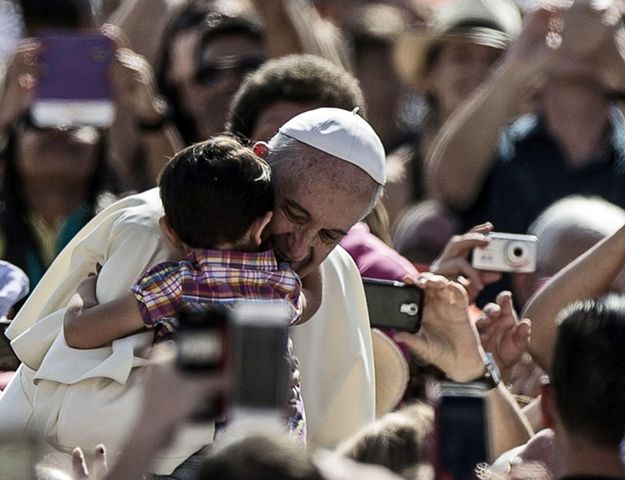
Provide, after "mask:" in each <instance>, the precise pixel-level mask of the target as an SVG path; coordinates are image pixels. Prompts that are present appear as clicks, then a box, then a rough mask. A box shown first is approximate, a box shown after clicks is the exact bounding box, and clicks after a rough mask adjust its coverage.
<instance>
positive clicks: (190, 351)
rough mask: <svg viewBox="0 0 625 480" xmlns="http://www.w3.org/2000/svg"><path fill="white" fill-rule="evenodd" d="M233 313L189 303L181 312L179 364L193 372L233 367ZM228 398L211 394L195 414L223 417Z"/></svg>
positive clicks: (197, 418) (195, 416)
mask: <svg viewBox="0 0 625 480" xmlns="http://www.w3.org/2000/svg"><path fill="white" fill-rule="evenodd" d="M228 322H229V312H228V310H227V309H226V308H225V307H223V306H220V305H209V304H200V303H196V304H188V305H186V306H185V308H183V309H182V310H181V311H180V312H179V314H178V331H177V332H176V334H175V341H176V367H177V368H178V369H179V370H181V371H183V372H186V373H188V374H191V375H205V374H210V373H217V372H224V371H226V370H227V369H228V368H229V365H228V362H229V345H228V344H229V335H228ZM226 401H227V400H226V398H225V397H224V396H223V395H222V396H218V397H216V398H215V397H211V400H207V401H206V402H205V403H204V405H202V407H201V408H200V409H198V411H196V412H194V414H193V415H192V417H191V420H192V421H193V422H197V423H202V422H205V421H213V420H214V419H216V418H219V417H222V416H223V415H224V414H225V410H226Z"/></svg>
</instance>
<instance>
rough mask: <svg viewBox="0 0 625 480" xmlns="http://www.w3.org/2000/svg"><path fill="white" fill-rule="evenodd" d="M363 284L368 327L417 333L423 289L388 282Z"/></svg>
mask: <svg viewBox="0 0 625 480" xmlns="http://www.w3.org/2000/svg"><path fill="white" fill-rule="evenodd" d="M362 282H363V285H364V288H365V296H366V297H367V309H368V310H369V324H370V325H371V327H375V328H380V329H382V330H399V331H404V332H410V333H416V332H418V331H419V328H420V327H421V316H422V311H423V290H421V289H420V288H419V287H417V286H415V285H409V284H406V283H402V282H395V281H390V280H379V279H374V278H363V279H362Z"/></svg>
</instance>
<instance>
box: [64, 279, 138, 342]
mask: <svg viewBox="0 0 625 480" xmlns="http://www.w3.org/2000/svg"><path fill="white" fill-rule="evenodd" d="M96 281H97V276H92V277H89V278H88V279H86V280H84V281H83V282H82V283H81V284H80V285H79V286H78V289H77V290H76V293H75V294H74V295H73V296H72V298H71V299H70V301H69V304H68V306H67V309H66V310H65V317H64V318H63V330H64V334H65V342H66V343H67V345H69V346H70V347H72V348H96V347H101V346H103V345H107V344H109V343H111V342H112V341H113V340H117V339H118V338H122V337H125V336H127V335H130V334H131V333H134V332H136V331H137V330H140V329H142V328H144V326H145V325H144V323H143V318H142V316H141V312H140V311H139V306H138V304H137V300H136V299H135V296H134V295H133V294H132V293H129V294H128V295H125V296H123V297H121V298H119V299H116V300H112V301H110V302H107V303H104V304H102V305H98V302H97V299H96V297H95V286H96Z"/></svg>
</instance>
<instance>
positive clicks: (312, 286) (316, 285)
mask: <svg viewBox="0 0 625 480" xmlns="http://www.w3.org/2000/svg"><path fill="white" fill-rule="evenodd" d="M322 283H323V282H322V274H321V267H317V268H316V270H314V271H312V272H310V273H309V274H308V275H306V276H305V277H304V278H302V297H303V298H302V299H303V302H302V305H303V312H302V316H301V318H300V320H299V321H298V322H297V325H301V324H302V323H306V322H307V321H308V320H310V318H311V317H312V316H313V315H314V314H315V313H317V310H319V306H320V305H321V296H322V293H323V286H322Z"/></svg>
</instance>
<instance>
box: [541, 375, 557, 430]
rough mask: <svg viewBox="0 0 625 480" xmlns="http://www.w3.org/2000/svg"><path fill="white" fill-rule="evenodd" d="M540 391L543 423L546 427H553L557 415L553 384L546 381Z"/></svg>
mask: <svg viewBox="0 0 625 480" xmlns="http://www.w3.org/2000/svg"><path fill="white" fill-rule="evenodd" d="M540 393H541V397H540V411H541V412H542V414H543V424H544V425H545V427H547V428H551V429H553V428H554V426H555V417H556V411H555V399H554V397H553V386H552V385H551V384H550V383H545V384H544V385H542V387H541V392H540Z"/></svg>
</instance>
